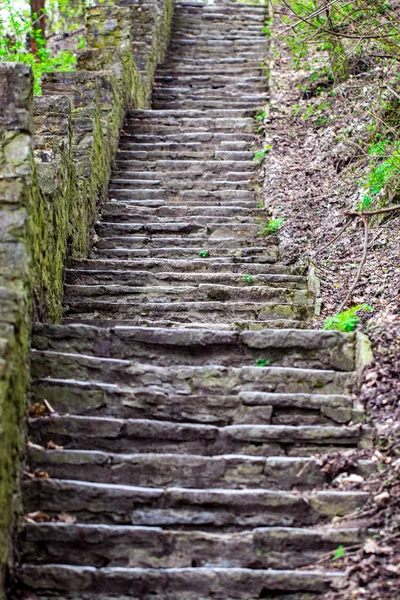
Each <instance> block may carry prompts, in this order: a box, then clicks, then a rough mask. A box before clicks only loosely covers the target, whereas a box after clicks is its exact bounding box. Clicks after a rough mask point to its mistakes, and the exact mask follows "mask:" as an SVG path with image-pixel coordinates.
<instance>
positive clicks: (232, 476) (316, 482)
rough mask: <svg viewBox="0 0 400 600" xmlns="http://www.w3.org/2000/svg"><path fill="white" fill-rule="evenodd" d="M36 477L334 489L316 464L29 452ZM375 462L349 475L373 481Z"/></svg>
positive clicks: (188, 485) (304, 460)
mask: <svg viewBox="0 0 400 600" xmlns="http://www.w3.org/2000/svg"><path fill="white" fill-rule="evenodd" d="M28 460H29V465H30V469H31V470H32V472H33V471H34V470H36V469H40V470H41V471H45V472H46V473H47V474H48V475H49V476H50V477H51V478H52V479H68V480H71V479H75V480H78V481H86V482H92V483H109V484H113V485H114V484H115V485H130V486H139V487H168V486H171V485H174V486H176V487H182V488H188V489H190V488H196V489H206V488H218V489H230V490H231V489H245V488H247V487H250V488H260V489H270V490H310V489H313V488H315V487H316V486H318V487H323V486H325V485H327V484H329V483H330V480H329V477H327V475H326V474H325V473H324V472H323V471H322V469H321V465H320V464H319V463H318V460H317V459H315V458H298V457H293V458H291V457H281V456H280V457H273V456H272V457H262V456H246V455H242V456H241V455H234V456H232V455H221V456H211V457H210V456H196V455H190V454H181V455H177V454H115V453H109V452H99V451H92V450H45V449H39V448H30V449H29V450H28ZM373 465H374V463H372V462H371V461H359V462H358V463H357V464H356V465H354V467H352V468H351V469H350V470H349V472H350V473H356V474H358V475H361V476H364V477H365V476H368V475H369V474H370V473H371V472H372V470H373Z"/></svg>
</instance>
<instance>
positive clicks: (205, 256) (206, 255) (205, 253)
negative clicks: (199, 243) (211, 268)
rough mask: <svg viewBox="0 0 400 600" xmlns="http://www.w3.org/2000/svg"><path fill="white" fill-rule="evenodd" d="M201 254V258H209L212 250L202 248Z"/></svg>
mask: <svg viewBox="0 0 400 600" xmlns="http://www.w3.org/2000/svg"><path fill="white" fill-rule="evenodd" d="M199 256H201V258H208V257H209V256H210V252H209V250H200V252H199Z"/></svg>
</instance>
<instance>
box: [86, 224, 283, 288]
mask: <svg viewBox="0 0 400 600" xmlns="http://www.w3.org/2000/svg"><path fill="white" fill-rule="evenodd" d="M263 242H264V243H263V246H261V247H259V248H261V251H263V252H264V251H265V250H266V248H270V252H271V256H272V255H273V253H274V252H278V246H277V242H276V240H274V238H272V237H271V238H268V239H266V240H265V241H264V240H263ZM258 243H260V242H259V241H258ZM188 247H190V248H192V249H197V255H198V253H199V252H202V251H204V249H205V248H207V250H208V251H210V250H212V252H211V255H215V253H220V250H221V251H222V253H224V254H226V251H227V250H234V251H235V252H233V253H231V254H233V255H237V256H238V255H239V254H243V253H241V252H240V249H241V248H243V250H244V251H245V253H246V252H247V253H248V254H249V255H250V254H257V252H256V251H254V250H255V249H254V248H253V247H250V248H249V247H248V246H246V240H242V241H238V240H237V239H236V238H234V237H232V238H227V237H224V238H216V239H215V238H209V237H207V236H206V235H189V236H186V235H182V236H179V237H178V236H172V235H171V236H164V235H151V236H143V235H127V236H113V237H103V238H99V240H98V241H97V242H96V245H95V248H96V249H97V250H100V249H107V248H131V249H136V250H140V249H142V248H172V249H175V250H177V249H178V248H183V249H187V248H188ZM253 251H254V252H253ZM258 252H260V250H258ZM149 275H150V274H149ZM227 275H228V274H227ZM176 277H177V283H179V282H181V281H183V280H184V281H186V279H185V278H183V279H182V278H180V277H179V274H178V273H176ZM232 277H233V278H234V281H235V283H236V282H239V281H240V280H239V278H238V277H237V276H236V278H235V276H234V275H232ZM164 279H165V278H164ZM213 281H214V280H213ZM260 281H261V280H260ZM216 282H217V280H215V283H216ZM82 283H85V282H82ZM88 283H89V282H88ZM221 283H222V281H221ZM241 283H242V284H244V283H245V280H243V278H242V280H241ZM250 283H251V284H253V283H256V281H255V280H253V281H251V282H247V283H246V285H249V284H250ZM136 285H138V284H136ZM275 287H277V286H275ZM284 287H286V286H284ZM289 287H290V286H289Z"/></svg>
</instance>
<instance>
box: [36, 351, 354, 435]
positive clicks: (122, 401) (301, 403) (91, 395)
mask: <svg viewBox="0 0 400 600" xmlns="http://www.w3.org/2000/svg"><path fill="white" fill-rule="evenodd" d="M53 356H54V354H53ZM34 359H35V360H36V357H35V356H34ZM140 360H141V362H142V364H143V363H145V360H146V359H145V357H143V356H142V357H141V359H139V361H140ZM158 362H161V361H158ZM165 362H166V363H167V364H168V366H170V365H173V364H174V361H173V360H170V361H165ZM289 362H290V361H289ZM155 364H157V363H155ZM175 364H176V363H175ZM34 394H35V401H37V402H42V401H43V400H45V399H46V400H48V401H51V402H52V405H53V404H54V406H53V408H54V409H55V410H57V412H59V413H68V411H70V412H71V413H73V414H81V415H89V416H90V415H94V416H114V417H116V416H119V417H123V418H134V419H139V418H143V419H158V420H167V421H168V420H169V421H174V422H180V421H187V422H191V423H206V424H212V425H217V426H221V427H222V426H230V425H253V426H254V427H258V426H262V427H261V429H260V435H261V434H262V435H264V436H267V437H268V435H269V434H271V432H269V430H267V429H265V426H267V425H273V426H274V427H275V426H278V425H284V426H288V427H293V426H295V425H299V426H300V425H301V426H302V427H314V429H312V430H311V433H313V434H314V435H315V437H316V436H317V435H320V436H321V440H320V443H321V444H322V445H326V443H327V442H326V438H327V437H329V436H332V435H333V434H332V433H331V431H330V430H329V431H328V430H326V429H318V426H321V425H324V426H325V425H326V426H330V427H332V426H333V427H336V426H337V425H338V424H347V423H349V422H353V421H354V420H357V419H359V418H360V417H361V416H362V415H363V413H362V412H361V411H357V410H353V403H352V401H351V397H349V396H345V395H341V394H321V395H318V394H313V395H312V394H301V393H300V394H296V393H280V392H278V393H268V392H241V393H239V394H234V393H232V394H230V395H228V393H226V395H222V396H220V397H218V401H216V399H215V396H213V395H212V394H206V393H203V394H198V395H191V396H188V397H185V396H182V395H179V393H177V392H174V393H171V394H170V396H168V397H167V398H165V397H164V396H165V395H163V394H162V393H161V392H160V390H159V389H158V388H154V387H151V386H150V387H145V388H143V389H140V390H137V389H136V388H132V389H130V388H129V389H128V388H127V389H124V387H123V386H118V385H117V384H102V383H99V382H97V383H96V382H95V383H93V382H90V381H89V382H87V381H81V382H76V381H73V380H72V381H71V380H66V379H38V380H36V382H35V388H34ZM46 394H47V395H48V397H46ZM138 396H139V397H138ZM280 403H281V404H280ZM315 428H317V429H315ZM274 433H275V430H273V431H272V434H274ZM289 433H290V431H289ZM311 433H310V431H309V430H307V431H306V435H311ZM296 435H299V436H300V435H302V432H298V433H297V434H296ZM296 435H295V438H294V439H296ZM335 435H336V436H337V435H339V438H340V442H339V444H340V443H342V444H345V445H346V437H345V436H343V435H342V432H340V431H336V430H335ZM333 437H334V436H333ZM343 437H344V439H343ZM356 437H357V436H356ZM329 439H331V438H330V437H329ZM332 439H333V438H332ZM357 439H358V438H357ZM310 441H312V442H313V443H314V445H317V446H318V440H314V438H310V439H309V440H308V443H307V445H309V443H310ZM331 443H333V442H332V441H331ZM353 443H354V432H353V436H352V441H351V442H350V444H353ZM347 445H348V444H347ZM250 446H251V444H250Z"/></svg>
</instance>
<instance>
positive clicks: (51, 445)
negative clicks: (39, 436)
mask: <svg viewBox="0 0 400 600" xmlns="http://www.w3.org/2000/svg"><path fill="white" fill-rule="evenodd" d="M46 450H64V446H58V445H57V444H56V443H55V442H53V441H52V440H50V441H49V442H47V444H46Z"/></svg>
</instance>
